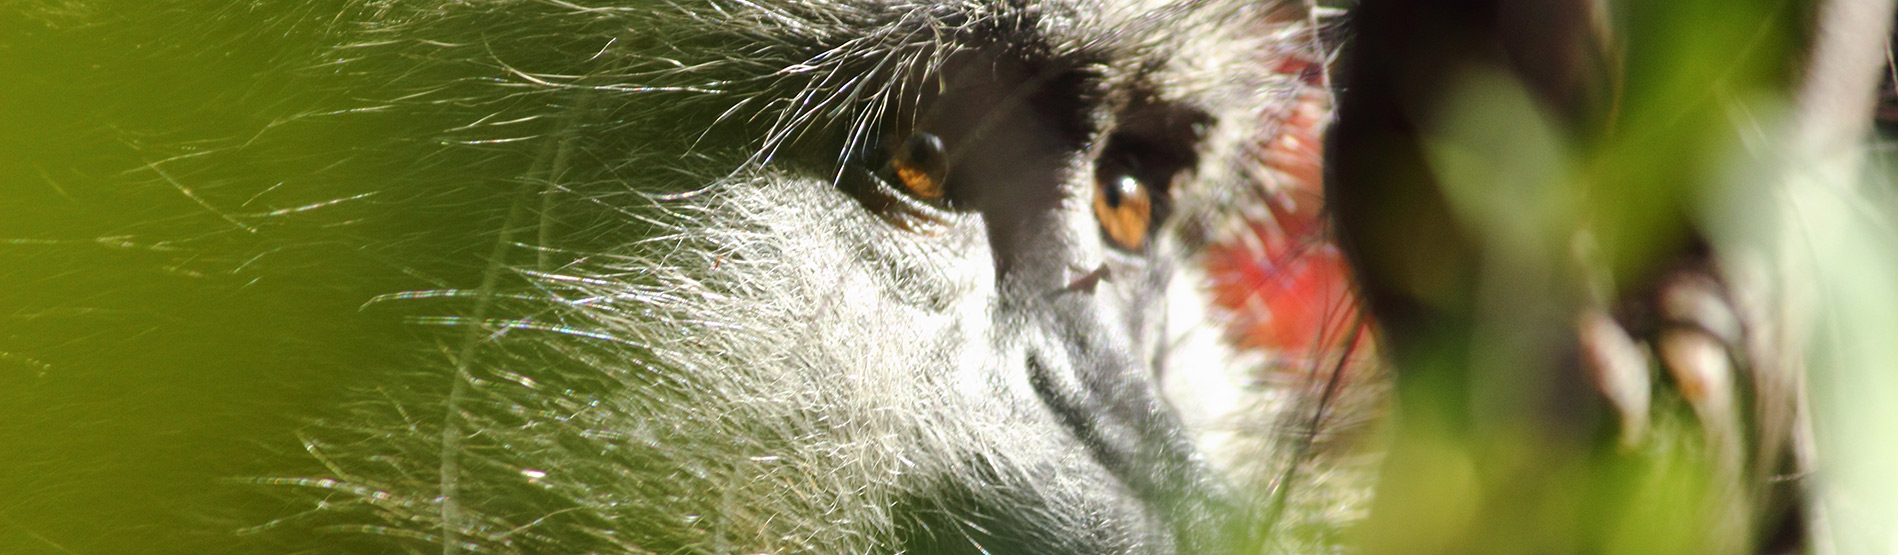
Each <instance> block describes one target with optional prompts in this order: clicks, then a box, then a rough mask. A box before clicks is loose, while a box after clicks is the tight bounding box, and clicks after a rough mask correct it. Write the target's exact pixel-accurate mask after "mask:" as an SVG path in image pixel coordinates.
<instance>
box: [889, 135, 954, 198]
mask: <svg viewBox="0 0 1898 555" xmlns="http://www.w3.org/2000/svg"><path fill="white" fill-rule="evenodd" d="M890 170H891V171H892V172H893V173H895V175H896V181H897V182H898V183H901V184H903V188H905V189H909V192H910V193H913V194H915V195H916V196H917V197H918V198H922V199H924V200H941V199H942V195H943V180H944V179H946V178H947V177H948V175H949V156H948V153H946V152H944V151H943V146H942V139H940V138H937V137H936V136H935V135H931V134H928V133H922V132H917V133H916V134H914V135H910V136H909V138H908V139H906V140H904V141H903V144H901V145H897V147H896V152H895V153H894V154H893V155H892V156H891V157H890Z"/></svg>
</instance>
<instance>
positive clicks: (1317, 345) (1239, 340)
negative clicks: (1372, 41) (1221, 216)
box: [1204, 57, 1374, 375]
mask: <svg viewBox="0 0 1898 555" xmlns="http://www.w3.org/2000/svg"><path fill="white" fill-rule="evenodd" d="M1278 68H1279V70H1280V71H1281V72H1282V73H1287V74H1296V75H1300V76H1301V77H1303V78H1304V80H1305V81H1306V82H1307V84H1308V85H1309V87H1308V88H1307V91H1306V92H1305V93H1304V94H1302V95H1300V96H1299V98H1298V100H1297V101H1296V102H1295V103H1294V104H1293V106H1292V107H1291V109H1290V110H1287V111H1285V112H1283V113H1281V114H1279V115H1277V116H1276V117H1277V118H1278V119H1279V121H1278V122H1276V125H1275V126H1273V127H1274V128H1276V129H1277V130H1278V134H1277V135H1276V136H1274V137H1271V138H1269V139H1268V140H1266V141H1263V142H1262V143H1261V145H1260V153H1259V159H1260V160H1262V161H1263V162H1264V163H1265V165H1266V167H1267V168H1268V169H1269V170H1270V175H1273V176H1275V177H1276V179H1274V180H1272V181H1271V182H1269V183H1262V184H1260V186H1261V187H1265V188H1266V189H1267V195H1266V197H1267V199H1268V201H1267V208H1268V211H1267V213H1268V214H1270V218H1269V219H1261V220H1252V221H1248V222H1246V226H1245V228H1244V230H1243V231H1241V232H1239V233H1235V234H1233V236H1231V237H1228V238H1227V239H1226V240H1224V241H1222V242H1220V243H1217V244H1215V245H1213V246H1212V247H1211V248H1210V249H1209V250H1208V252H1207V256H1206V257H1205V259H1204V260H1205V266H1206V271H1207V275H1208V276H1210V278H1211V279H1210V281H1211V283H1210V287H1211V290H1212V292H1213V298H1214V302H1215V304H1217V305H1219V306H1220V307H1221V308H1223V309H1225V310H1226V311H1227V312H1228V313H1229V314H1230V315H1231V319H1230V320H1229V322H1228V329H1227V334H1228V338H1229V339H1230V340H1231V341H1232V342H1233V343H1234V344H1235V345H1236V346H1238V347H1241V348H1245V349H1256V350H1261V351H1264V352H1266V353H1267V354H1269V355H1271V357H1270V358H1271V359H1272V360H1274V361H1276V362H1275V364H1273V365H1272V366H1273V367H1274V368H1273V369H1274V370H1276V371H1280V372H1292V373H1299V374H1304V375H1316V374H1321V373H1328V370H1329V369H1330V368H1349V367H1353V366H1357V365H1360V364H1363V363H1365V362H1368V361H1369V360H1370V359H1371V358H1372V355H1373V349H1374V345H1373V344H1372V340H1371V336H1370V334H1369V333H1368V329H1367V326H1366V325H1365V323H1364V321H1363V319H1362V318H1360V315H1359V310H1358V301H1357V298H1356V296H1355V295H1354V294H1353V291H1352V277H1351V272H1350V268H1349V266H1348V265H1347V264H1346V262H1345V259H1344V256H1343V254H1342V253H1341V252H1339V250H1338V247H1337V245H1336V244H1335V243H1334V242H1333V241H1332V240H1331V237H1330V230H1329V226H1328V225H1326V222H1325V221H1324V219H1323V207H1324V187H1323V181H1322V179H1323V177H1322V176H1323V161H1324V150H1323V142H1322V137H1323V132H1324V124H1325V122H1326V118H1327V112H1328V110H1329V109H1330V102H1329V96H1328V95H1327V94H1326V93H1325V92H1324V90H1325V89H1324V87H1323V86H1322V82H1321V80H1322V73H1321V72H1320V71H1318V69H1319V67H1318V66H1317V65H1316V64H1314V63H1312V62H1310V61H1308V60H1305V59H1303V58H1298V57H1288V58H1286V59H1285V60H1281V61H1280V62H1279V64H1278ZM1341 363H1342V364H1341ZM1314 369H1319V370H1321V372H1312V370H1314Z"/></svg>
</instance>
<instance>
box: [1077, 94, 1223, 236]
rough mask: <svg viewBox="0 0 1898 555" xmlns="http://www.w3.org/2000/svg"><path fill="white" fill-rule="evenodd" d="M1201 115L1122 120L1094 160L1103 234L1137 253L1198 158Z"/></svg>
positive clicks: (1096, 214) (1096, 206) (1096, 211)
mask: <svg viewBox="0 0 1898 555" xmlns="http://www.w3.org/2000/svg"><path fill="white" fill-rule="evenodd" d="M1196 121H1198V119H1196V117H1171V118H1166V117H1153V118H1144V119H1137V120H1133V121H1131V122H1129V124H1127V125H1123V127H1122V129H1121V130H1120V131H1118V132H1116V133H1114V135H1112V136H1110V137H1108V139H1107V144H1106V145H1104V146H1103V148H1101V153H1100V157H1099V158H1097V159H1095V161H1094V218H1095V219H1096V220H1099V221H1100V224H1101V234H1102V235H1106V236H1107V239H1108V240H1109V241H1111V242H1112V243H1113V244H1114V246H1116V247H1119V248H1120V249H1122V250H1126V251H1131V252H1138V251H1140V250H1141V249H1143V248H1145V247H1146V244H1147V240H1148V237H1149V236H1151V235H1152V230H1153V229H1154V226H1155V225H1157V223H1158V222H1160V221H1161V220H1164V219H1165V218H1166V213H1167V208H1168V201H1169V199H1171V198H1172V197H1171V196H1170V195H1171V194H1172V189H1173V186H1174V182H1175V181H1178V180H1179V179H1181V177H1182V176H1183V175H1185V174H1186V173H1187V171H1188V170H1189V169H1190V168H1192V167H1193V165H1194V164H1195V162H1196V161H1197V160H1198V157H1197V155H1196V154H1194V152H1193V148H1194V146H1195V145H1197V144H1198V142H1199V140H1198V135H1199V130H1198V127H1199V126H1198V125H1196V124H1195V122H1196Z"/></svg>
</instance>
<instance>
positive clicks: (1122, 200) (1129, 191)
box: [1094, 162, 1153, 251]
mask: <svg viewBox="0 0 1898 555" xmlns="http://www.w3.org/2000/svg"><path fill="white" fill-rule="evenodd" d="M1124 166H1125V164H1123V163H1113V162H1110V163H1104V164H1102V167H1101V169H1103V170H1107V171H1099V172H1096V173H1095V176H1094V217H1095V218H1096V219H1098V220H1100V222H1101V232H1102V233H1105V234H1107V238H1108V239H1112V240H1113V241H1114V244H1116V245H1120V248H1123V249H1127V250H1130V251H1137V250H1140V248H1141V247H1142V246H1145V245H1146V242H1147V228H1148V227H1150V226H1151V225H1152V224H1153V197H1152V195H1153V193H1152V192H1150V191H1149V189H1150V187H1148V186H1147V184H1146V183H1145V182H1143V181H1142V180H1141V177H1140V176H1139V175H1138V172H1136V171H1133V169H1132V168H1127V167H1124Z"/></svg>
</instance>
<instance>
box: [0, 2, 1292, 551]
mask: <svg viewBox="0 0 1898 555" xmlns="http://www.w3.org/2000/svg"><path fill="white" fill-rule="evenodd" d="M333 4H335V5H328V4H324V5H316V6H313V7H309V8H307V9H306V8H297V9H290V8H287V7H286V8H265V7H256V8H240V7H236V6H224V5H222V4H220V3H215V2H202V3H198V4H193V5H192V6H188V7H184V8H180V9H177V10H171V9H161V8H156V7H153V8H126V9H125V10H124V11H122V12H114V13H106V11H105V10H103V9H101V8H97V7H95V6H90V5H86V4H71V5H53V6H34V7H29V8H16V9H17V10H19V11H20V15H21V16H22V17H20V18H19V19H20V20H21V21H23V23H20V25H21V26H22V27H23V28H24V29H27V30H30V31H31V32H30V33H27V34H26V35H25V36H29V37H31V38H30V39H29V42H27V43H26V46H24V47H23V48H26V49H28V50H34V49H38V48H41V47H44V50H45V51H46V53H44V58H32V57H29V58H28V59H29V60H39V59H45V60H50V61H48V62H47V63H45V64H44V65H45V67H33V68H30V69H32V70H33V71H30V72H27V73H33V74H36V75H43V76H46V79H44V80H43V81H37V82H36V84H35V85H34V86H33V88H32V90H33V91H34V92H33V94H32V95H31V96H30V98H29V101H28V102H29V104H30V105H31V106H32V107H33V108H34V109H30V110H21V113H23V114H26V113H34V114H40V115H35V116H33V117H32V118H30V119H28V120H26V121H29V123H28V129H29V130H30V131H31V134H34V135H37V136H39V137H40V138H41V139H40V141H39V142H37V143H36V144H35V145H29V146H23V147H22V148H23V149H24V150H23V151H24V152H26V153H27V156H25V157H24V159H26V160H28V161H29V162H30V163H29V164H26V165H25V168H26V169H18V170H15V169H9V170H8V171H9V172H10V173H9V175H10V177H9V178H8V179H13V178H16V177H18V178H22V179H28V178H30V179H31V180H34V182H40V183H46V184H49V185H55V186H54V187H49V188H47V189H44V190H43V192H50V193H52V194H46V195H41V194H37V193H34V194H26V195H22V198H21V200H20V201H19V202H17V203H15V204H14V207H13V208H10V209H9V213H10V214H12V213H14V212H17V214H15V215H18V216H19V217H18V218H16V219H14V220H13V221H21V222H27V223H26V225H27V226H28V227H27V228H26V229H27V230H29V231H28V232H24V233H23V234H22V235H21V236H22V237H27V238H29V239H31V241H29V242H28V243H27V244H28V245H29V246H26V247H23V248H25V249H27V250H26V251H24V252H26V253H27V254H26V256H27V258H26V259H25V260H27V262H26V265H24V266H23V265H20V264H14V267H16V268H20V267H28V268H34V270H32V271H30V272H25V273H15V274H12V275H10V276H9V277H8V278H7V279H8V280H9V281H10V282H18V283H15V284H14V285H12V287H14V288H15V290H24V291H28V292H30V293H29V295H28V297H29V298H28V300H26V301H24V305H23V306H25V308H24V309H23V310H22V311H21V312H19V314H26V315H28V316H21V317H17V318H15V319H14V323H18V324H22V325H21V326H20V328H19V331H16V332H10V333H13V334H14V335H11V336H9V341H10V342H11V343H10V344H9V345H8V346H5V347H0V353H4V354H5V355H7V356H6V357H5V358H6V359H7V360H10V361H15V362H18V366H19V367H21V368H26V369H28V370H30V371H20V372H15V375H14V376H12V377H9V378H8V379H9V380H12V381H15V382H17V383H15V384H14V385H9V386H7V387H8V390H9V391H10V392H16V394H14V395H9V396H8V398H9V399H10V400H9V401H8V403H7V404H9V405H10V408H11V409H13V410H15V411H17V412H15V413H11V414H16V415H21V416H18V417H8V419H9V420H11V421H15V422H25V421H31V422H35V423H36V424H34V426H36V427H37V428H36V429H34V430H32V431H30V432H27V433H22V434H19V435H18V436H17V437H15V438H14V439H13V440H10V441H9V443H14V444H15V445H19V446H24V449H15V450H14V451H15V453H20V452H27V453H72V454H74V456H75V457H78V458H79V460H78V462H77V463H76V469H50V470H45V471H44V472H40V473H39V475H38V476H37V477H35V478H29V479H28V480H29V484H30V485H35V486H36V487H32V488H27V489H31V490H34V491H43V488H46V487H51V488H53V490H54V491H55V493H50V494H47V495H48V497H45V498H44V499H50V501H47V503H49V504H50V505H51V506H53V507H55V510H54V512H53V516H50V517H38V518H44V519H47V520H43V521H35V522H50V523H53V524H48V525H47V526H50V527H51V528H52V529H55V530H68V531H69V532H54V535H55V536H57V538H56V540H57V541H55V543H61V544H65V543H71V544H74V545H82V546H83V545H91V546H94V547H95V548H96V549H104V550H108V551H109V550H117V549H120V548H121V547H125V546H128V545H136V546H139V549H140V550H144V551H150V550H151V549H154V548H153V547H152V546H153V545H154V544H155V545H156V546H157V547H155V549H158V550H161V551H164V550H176V551H179V552H205V551H207V550H217V549H231V547H229V546H233V545H236V546H241V547H238V548H236V550H237V551H246V552H248V551H255V550H258V549H263V550H295V549H315V550H320V551H327V550H344V551H383V550H390V549H403V550H414V551H433V550H437V549H440V550H444V551H445V552H451V553H452V552H462V551H469V552H528V553H535V552H581V551H588V552H595V551H597V552H667V553H677V552H719V553H724V552H766V551H772V552H819V553H824V552H833V553H860V552H880V551H898V550H903V551H908V552H920V553H961V552H970V553H974V552H1017V553H1053V552H1065V553H1169V552H1178V551H1188V552H1207V551H1215V550H1218V549H1221V548H1224V547H1229V546H1231V545H1238V543H1237V542H1255V541H1257V540H1258V539H1259V538H1260V536H1261V535H1262V534H1263V533H1264V532H1266V530H1265V528H1266V525H1265V524H1261V523H1267V522H1269V520H1268V519H1262V518H1260V515H1259V513H1257V512H1256V511H1255V510H1254V507H1256V506H1260V503H1259V502H1260V500H1262V499H1264V498H1265V497H1266V494H1267V491H1266V489H1265V488H1264V487H1263V484H1265V483H1266V482H1267V480H1266V479H1265V478H1259V479H1256V480H1254V479H1250V478H1246V477H1245V476H1244V474H1245V473H1244V472H1243V471H1245V470H1250V471H1258V472H1259V473H1260V474H1261V475H1263V476H1267V477H1270V476H1276V475H1277V474H1276V473H1277V472H1278V471H1280V470H1282V469H1283V468H1285V467H1286V465H1288V464H1293V463H1291V462H1286V461H1287V460H1289V459H1287V458H1285V457H1281V456H1279V455H1282V453H1278V452H1277V451H1275V450H1274V448H1273V447H1272V446H1273V445H1275V443H1274V442H1273V441H1272V436H1271V434H1270V433H1269V432H1250V433H1249V434H1250V435H1248V433H1247V432H1246V431H1245V430H1240V429H1236V428H1233V427H1232V426H1231V425H1224V426H1225V427H1224V428H1220V429H1217V430H1215V429H1214V427H1213V426H1210V425H1206V424H1205V423H1206V422H1212V421H1213V420H1211V418H1212V416H1209V415H1215V414H1216V413H1217V412H1219V410H1222V408H1226V407H1236V406H1240V405H1241V403H1239V402H1238V401H1234V400H1232V399H1235V398H1237V397H1240V396H1241V395H1235V393H1245V394H1247V395H1253V394H1256V395H1257V396H1259V397H1260V398H1261V401H1259V402H1258V403H1257V404H1247V405H1244V406H1246V407H1247V410H1248V411H1249V414H1250V416H1251V417H1252V418H1253V419H1254V420H1257V421H1259V422H1263V423H1266V424H1271V423H1274V422H1275V421H1276V419H1277V418H1278V417H1279V415H1280V414H1284V413H1290V412H1294V408H1295V407H1297V406H1299V401H1298V399H1299V397H1300V393H1299V392H1300V391H1302V390H1301V389H1300V388H1299V387H1286V388H1280V389H1274V388H1271V387H1266V386H1263V385H1249V386H1246V387H1240V386H1239V385H1232V384H1242V383H1243V382H1246V379H1247V378H1246V376H1247V375H1249V373H1254V372H1258V371H1261V370H1263V369H1264V368H1265V367H1266V366H1268V365H1267V364H1265V363H1260V362H1256V361H1257V360H1260V357H1259V356H1258V355H1257V354H1256V353H1255V354H1251V355H1246V356H1241V353H1243V352H1244V351H1243V350H1242V349H1238V348H1235V347H1232V346H1230V345H1229V343H1230V342H1229V341H1228V339H1229V337H1228V335H1227V334H1226V332H1225V329H1224V328H1223V327H1221V326H1220V325H1219V323H1218V322H1219V321H1220V320H1218V319H1217V318H1216V317H1215V316H1217V315H1216V314H1214V313H1215V312H1216V311H1214V310H1212V309H1210V308H1208V307H1209V306H1211V305H1210V304H1209V303H1210V293H1208V292H1207V291H1206V289H1205V288H1204V287H1203V283H1204V280H1205V276H1204V274H1203V272H1204V270H1203V269H1202V268H1203V267H1202V265H1201V262H1202V261H1201V255H1202V253H1203V251H1204V249H1205V248H1206V247H1207V245H1209V244H1211V243H1215V242H1218V241H1221V240H1223V239H1222V238H1224V237H1226V236H1227V235H1229V234H1232V233H1239V232H1244V231H1245V230H1249V229H1251V228H1249V227H1247V226H1246V225H1245V222H1246V221H1247V218H1248V217H1257V216H1258V215H1260V214H1264V213H1265V212H1267V211H1268V207H1267V206H1266V204H1265V201H1264V200H1262V199H1264V198H1266V197H1268V196H1270V195H1271V194H1275V193H1277V192H1282V191H1281V189H1282V188H1283V187H1284V184H1283V183H1279V182H1277V181H1275V180H1276V179H1279V178H1280V177H1282V176H1279V174H1277V173H1275V171H1276V170H1275V169H1274V167H1273V166H1272V163H1271V161H1270V160H1268V159H1267V154H1268V153H1269V152H1270V150H1271V149H1270V147H1269V145H1271V144H1272V143H1273V141H1274V140H1276V139H1278V138H1280V137H1281V135H1283V134H1284V133H1285V130H1286V129H1288V128H1289V127H1288V126H1289V125H1290V124H1287V123H1286V122H1287V121H1288V120H1289V119H1290V118H1291V115H1292V114H1293V109H1294V108H1296V107H1298V106H1301V104H1299V102H1298V99H1299V98H1301V97H1300V94H1301V93H1304V92H1307V91H1308V82H1309V81H1311V79H1310V76H1308V75H1302V74H1301V73H1300V71H1299V70H1286V69H1284V68H1287V67H1300V68H1302V67H1307V66H1309V65H1310V62H1309V61H1310V60H1315V59H1320V58H1321V57H1322V49H1321V48H1320V46H1319V45H1317V44H1315V43H1314V41H1313V35H1312V33H1311V28H1310V27H1311V26H1310V24H1309V23H1310V19H1309V17H1308V15H1309V14H1304V13H1303V11H1302V10H1292V9H1286V8H1285V7H1283V6H1277V5H1273V4H1272V3H1253V2H1235V3H1217V2H1215V3H1197V2H1195V3H1178V4H1174V3H1165V2H1152V3H1125V5H1120V4H1119V3H1116V5H1106V6H1101V5H1092V4H1091V3H1071V2H1036V3H1000V4H992V3H981V2H971V3H949V4H921V5H912V4H894V3H879V2H830V1H818V2H771V3H747V2H734V3H723V2H714V3H703V4H680V3H670V2H650V3H648V2H616V3H611V4H606V5H599V6H581V5H575V4H569V3H564V2H546V3H530V2H483V3H472V4H471V3H439V4H437V3H432V2H431V3H419V4H380V3H373V4H363V3H355V2H337V3H333ZM57 44H83V45H95V44H96V45H101V46H98V47H97V50H93V49H92V48H93V47H90V46H87V47H73V48H76V50H68V51H65V53H63V54H58V55H54V54H51V52H55V51H58V48H57V47H56V46H55V45H57ZM35 52H38V50H35ZM1294 62H1302V63H1304V65H1299V64H1297V63H1294ZM28 63H29V64H32V63H37V62H28ZM194 80H196V81H195V82H194ZM101 91H103V92H101ZM135 91H146V92H144V93H142V94H141V93H138V92H135ZM82 93H91V94H93V95H94V96H93V98H92V99H90V100H85V101H75V100H72V98H76V97H78V96H80V95H81V94H82ZM1307 98H1308V97H1307ZM45 114H52V115H51V116H50V117H49V116H46V115H45ZM1305 125H1307V126H1309V125H1311V123H1310V122H1306V123H1305ZM1307 130H1309V129H1307ZM101 145H107V146H101ZM31 175H40V176H42V177H37V178H32V177H30V176H31ZM22 176H26V177H22ZM99 245H104V246H105V247H106V248H107V249H108V250H109V251H110V252H109V253H108V254H100V252H97V251H96V250H95V249H97V247H98V246H99ZM126 253H131V254H126ZM34 293H37V294H34ZM102 315H113V316H102ZM78 329H87V330H90V331H88V332H85V333H76V332H75V330H78ZM1240 360H1247V361H1253V362H1244V363H1241V362H1237V361H1240ZM1162 381H1167V382H1168V383H1179V384H1186V385H1181V386H1179V387H1173V388H1162V387H1161V385H1160V384H1161V383H1162ZM1209 382H1210V383H1214V384H1215V385H1214V386H1204V385H1197V386H1196V385H1193V384H1205V383H1209ZM190 384H197V385H190ZM1218 384H1227V385H1218ZM175 385H185V387H182V388H179V389H172V386H175ZM1221 388H1227V390H1225V391H1220V389H1221ZM113 391H132V392H133V393H131V394H130V395H131V397H130V398H127V397H115V396H113V395H112V394H111V393H109V392H113ZM1208 391H1214V392H1219V393H1222V396H1220V397H1219V398H1220V399H1225V401H1222V402H1221V403H1222V404H1217V405H1216V404H1214V403H1212V402H1211V401H1207V400H1205V399H1203V398H1201V397H1199V395H1201V394H1203V393H1206V392H1208ZM1215 405H1216V406H1215ZM25 415H31V417H30V418H29V417H27V416H25ZM181 415H191V418H183V417H182V416H181ZM81 422H94V423H98V426H97V427H92V428H86V427H83V426H81V425H80V424H79V423H81ZM1189 424H1192V425H1189ZM82 428H83V429H85V430H90V431H87V432H83V433H79V432H75V433H72V434H64V433H61V432H60V431H61V430H67V429H82ZM1262 428H1265V429H1272V428H1273V427H1272V426H1262ZM1212 431H1216V432H1219V433H1218V434H1212V435H1218V436H1219V438H1221V439H1219V440H1218V441H1212V440H1208V439H1207V438H1208V437H1212V435H1208V434H1203V433H1200V432H1208V433H1210V432H1212ZM154 438H162V439H154ZM1214 443H1217V444H1220V445H1226V446H1237V447H1235V449H1237V451H1233V452H1236V453H1238V454H1237V455H1224V454H1220V453H1216V452H1213V451H1208V450H1206V449H1205V446H1208V445H1212V444H1214ZM98 450H108V451H111V452H113V453H116V454H113V455H97V454H85V453H95V452H97V451H98ZM200 460H204V461H213V462H212V463H210V464H207V465H203V466H202V467H200V466H198V465H195V464H192V462H191V461H200ZM1301 460H1302V459H1301ZM114 461H159V462H160V463H162V464H161V466H162V467H163V469H162V470H158V471H155V472H156V475H154V476H151V477H149V478H145V479H140V480H137V483H135V484H133V485H130V486H125V487H124V489H122V490H115V491H114V492H113V493H116V495H114V494H113V493H108V492H107V491H106V489H107V488H108V486H106V485H102V484H108V483H112V482H113V481H114V480H112V478H114V477H117V476H119V475H120V474H118V473H119V472H121V471H120V470H114V468H116V467H114V466H112V465H113V464H120V463H119V462H114ZM1261 461H1263V462H1261ZM8 474H15V473H12V472H8ZM27 474H28V473H19V474H16V475H17V476H25V475H27ZM44 484H54V486H44ZM74 484H76V485H74ZM113 487H118V486H113ZM60 488H66V489H60ZM13 491H23V490H22V489H13ZM98 496H103V498H108V499H112V503H119V504H121V505H118V506H123V507H125V509H123V511H122V512H123V513H125V514H127V515H129V516H127V517H126V518H128V519H130V520H129V521H128V522H135V523H142V524H140V525H138V526H126V527H125V528H127V529H135V530H139V532H138V534H130V533H129V532H128V533H120V532H115V531H108V532H105V533H103V534H100V535H96V536H93V537H86V536H87V534H84V533H80V532H70V530H83V529H84V528H83V527H81V528H74V527H72V526H70V525H71V523H72V522H75V521H76V520H75V519H73V518H71V514H68V513H69V512H72V511H77V510H78V509H76V508H74V507H80V506H82V505H83V503H84V501H83V500H85V499H97V498H100V497H98ZM62 511H65V512H62ZM1322 519H1323V515H1319V516H1316V517H1314V518H1312V519H1311V520H1322ZM154 530H155V532H154ZM60 534H64V535H60ZM233 534H235V535H233ZM134 535H136V536H138V537H132V536H134ZM49 541H52V540H49ZM87 542H92V543H90V544H88V543H87Z"/></svg>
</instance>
